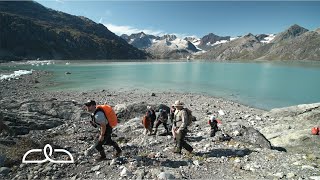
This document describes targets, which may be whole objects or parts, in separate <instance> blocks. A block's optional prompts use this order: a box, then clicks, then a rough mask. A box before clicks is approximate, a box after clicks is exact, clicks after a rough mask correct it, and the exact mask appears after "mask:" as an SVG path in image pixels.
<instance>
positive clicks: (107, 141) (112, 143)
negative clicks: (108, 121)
mask: <svg viewBox="0 0 320 180" xmlns="http://www.w3.org/2000/svg"><path fill="white" fill-rule="evenodd" d="M111 134H112V128H111V127H110V126H109V125H107V128H106V132H105V134H104V140H103V141H99V140H97V142H96V144H95V148H96V149H97V150H98V151H99V152H101V151H104V148H103V147H102V145H104V144H106V145H109V146H113V148H114V149H115V150H116V151H117V152H121V148H120V147H119V145H118V143H117V142H115V141H113V140H112V139H111Z"/></svg>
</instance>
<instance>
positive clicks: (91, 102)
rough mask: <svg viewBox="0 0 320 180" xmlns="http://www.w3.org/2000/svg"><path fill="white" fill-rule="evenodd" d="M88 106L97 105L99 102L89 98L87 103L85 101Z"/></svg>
mask: <svg viewBox="0 0 320 180" xmlns="http://www.w3.org/2000/svg"><path fill="white" fill-rule="evenodd" d="M84 105H86V106H92V105H97V103H96V102H95V101H94V100H88V101H87V102H86V103H84Z"/></svg>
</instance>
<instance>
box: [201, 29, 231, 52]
mask: <svg viewBox="0 0 320 180" xmlns="http://www.w3.org/2000/svg"><path fill="white" fill-rule="evenodd" d="M221 40H227V41H230V36H217V35H215V34H213V33H209V34H208V35H205V36H203V37H202V38H201V40H200V44H199V46H198V47H199V48H201V49H204V50H209V49H211V48H212V46H211V45H208V44H214V43H216V42H217V41H221Z"/></svg>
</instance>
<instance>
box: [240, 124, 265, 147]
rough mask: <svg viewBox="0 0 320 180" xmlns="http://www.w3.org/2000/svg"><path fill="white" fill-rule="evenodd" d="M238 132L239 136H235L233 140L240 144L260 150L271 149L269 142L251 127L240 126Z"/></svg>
mask: <svg viewBox="0 0 320 180" xmlns="http://www.w3.org/2000/svg"><path fill="white" fill-rule="evenodd" d="M239 131H240V134H241V136H237V137H235V138H234V139H236V140H238V141H241V142H245V143H250V144H252V145H255V146H258V147H261V148H267V149H271V143H270V141H269V140H268V139H267V138H266V137H265V136H264V135H263V134H261V133H260V132H259V131H258V130H256V129H254V128H253V127H245V126H241V128H240V129H239Z"/></svg>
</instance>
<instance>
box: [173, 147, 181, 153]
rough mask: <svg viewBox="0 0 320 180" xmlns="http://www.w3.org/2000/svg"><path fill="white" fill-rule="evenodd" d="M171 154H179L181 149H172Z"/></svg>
mask: <svg viewBox="0 0 320 180" xmlns="http://www.w3.org/2000/svg"><path fill="white" fill-rule="evenodd" d="M173 153H176V154H181V149H179V148H174V149H173Z"/></svg>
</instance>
